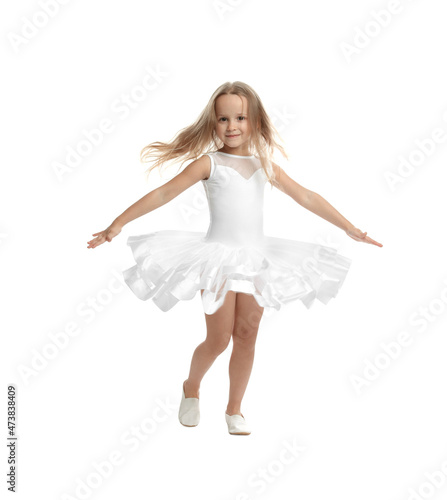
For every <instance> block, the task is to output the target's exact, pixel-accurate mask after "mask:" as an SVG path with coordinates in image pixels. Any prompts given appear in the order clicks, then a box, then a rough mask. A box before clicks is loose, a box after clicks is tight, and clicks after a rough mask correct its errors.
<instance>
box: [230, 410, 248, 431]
mask: <svg viewBox="0 0 447 500" xmlns="http://www.w3.org/2000/svg"><path fill="white" fill-rule="evenodd" d="M225 420H226V422H227V425H228V432H229V433H230V434H239V435H248V434H251V429H250V426H249V425H248V424H247V422H246V421H245V418H244V416H243V415H240V414H239V413H235V414H234V415H228V414H227V412H225Z"/></svg>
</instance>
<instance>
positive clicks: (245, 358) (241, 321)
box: [226, 293, 264, 415]
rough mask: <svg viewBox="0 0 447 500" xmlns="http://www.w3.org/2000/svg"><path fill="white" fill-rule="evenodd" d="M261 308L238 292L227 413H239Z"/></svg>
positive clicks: (248, 373)
mask: <svg viewBox="0 0 447 500" xmlns="http://www.w3.org/2000/svg"><path fill="white" fill-rule="evenodd" d="M263 313H264V308H263V307H260V306H259V304H258V303H257V302H256V299H255V298H254V297H253V295H249V294H246V293H237V296H236V310H235V318H234V327H233V351H232V353H231V358H230V366H229V375H230V395H229V400H228V405H227V409H226V413H228V415H234V414H236V413H238V414H239V415H242V413H241V403H242V398H243V397H244V394H245V389H246V388H247V384H248V381H249V379H250V374H251V370H252V367H253V360H254V355H255V344H256V338H257V335H258V329H259V324H260V322H261V318H262V314H263Z"/></svg>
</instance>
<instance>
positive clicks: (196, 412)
mask: <svg viewBox="0 0 447 500" xmlns="http://www.w3.org/2000/svg"><path fill="white" fill-rule="evenodd" d="M178 419H179V420H180V423H181V424H182V425H184V426H186V427H195V426H196V425H198V423H199V421H200V408H199V398H185V390H184V389H183V387H182V401H181V403H180V408H179V411H178Z"/></svg>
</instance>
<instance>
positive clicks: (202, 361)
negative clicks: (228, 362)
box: [183, 290, 236, 398]
mask: <svg viewBox="0 0 447 500" xmlns="http://www.w3.org/2000/svg"><path fill="white" fill-rule="evenodd" d="M200 293H201V294H202V295H203V290H201V291H200ZM235 304H236V292H233V291H231V290H230V291H228V292H227V293H226V295H225V300H224V302H223V304H222V305H221V307H219V309H218V310H217V311H216V312H215V313H214V314H206V313H205V321H206V339H205V340H204V341H203V342H202V343H201V344H199V345H198V346H197V347H196V349H195V351H194V354H193V356H192V360H191V367H190V370H189V376H188V378H187V379H186V380H185V382H184V385H183V388H184V390H185V397H186V398H198V397H199V389H200V383H201V381H202V378H203V377H204V375H205V373H206V372H207V371H208V370H209V369H210V367H211V365H212V364H213V363H214V361H215V360H216V358H217V356H219V354H221V353H222V352H223V351H224V350H225V349H226V348H227V346H228V344H229V342H230V339H231V334H232V331H233V324H234V312H235Z"/></svg>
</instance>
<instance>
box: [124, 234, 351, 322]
mask: <svg viewBox="0 0 447 500" xmlns="http://www.w3.org/2000/svg"><path fill="white" fill-rule="evenodd" d="M205 236H206V233H204V232H194V231H179V230H162V231H156V232H152V233H149V234H143V235H138V236H130V237H129V238H128V240H127V245H129V246H130V248H131V250H132V253H133V257H134V259H135V262H136V264H135V265H134V266H132V267H130V268H128V269H126V270H125V271H123V277H124V280H125V282H126V284H127V285H128V286H129V288H130V289H131V290H132V292H133V293H134V294H135V295H136V296H137V297H138V298H139V299H141V300H148V299H152V301H153V302H154V303H155V304H156V305H157V306H158V307H159V308H160V309H161V310H162V311H168V310H169V309H171V308H172V307H173V306H174V305H175V304H176V303H177V302H178V301H179V300H191V299H192V298H194V296H195V295H196V293H197V292H199V294H200V290H201V289H203V290H204V292H203V295H202V304H203V309H204V312H205V313H206V314H213V313H214V312H216V310H217V309H218V308H219V307H220V306H221V305H222V304H223V302H224V299H225V296H226V293H227V292H228V291H229V290H232V291H235V292H243V293H247V294H251V295H253V296H254V298H255V300H256V302H257V303H258V304H259V305H260V306H261V307H265V308H271V307H273V308H275V309H276V310H279V309H280V308H281V306H282V305H283V304H286V303H288V302H290V301H293V300H300V301H301V302H302V303H303V304H304V305H305V306H306V307H307V308H308V309H309V308H310V307H311V305H312V304H313V303H314V301H315V299H318V300H319V301H320V302H322V303H323V304H327V303H328V301H329V300H330V299H331V298H333V297H335V296H336V295H337V293H338V291H339V289H340V287H341V286H342V284H343V281H344V280H345V277H346V274H347V272H348V270H349V267H350V265H351V260H350V259H348V258H347V257H344V256H343V255H340V254H339V253H338V252H337V250H335V249H334V248H332V247H328V246H324V245H318V244H315V243H309V242H304V241H296V240H289V239H284V238H276V237H272V236H263V239H262V242H261V243H260V244H256V245H255V246H254V245H246V246H234V247H233V246H228V245H226V244H224V243H221V242H219V241H210V240H208V239H206V238H205Z"/></svg>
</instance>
